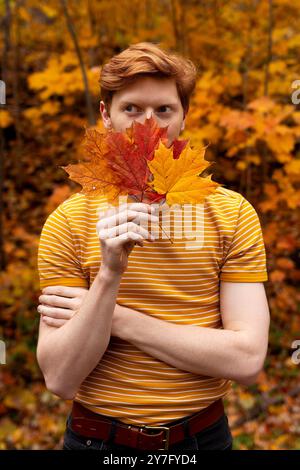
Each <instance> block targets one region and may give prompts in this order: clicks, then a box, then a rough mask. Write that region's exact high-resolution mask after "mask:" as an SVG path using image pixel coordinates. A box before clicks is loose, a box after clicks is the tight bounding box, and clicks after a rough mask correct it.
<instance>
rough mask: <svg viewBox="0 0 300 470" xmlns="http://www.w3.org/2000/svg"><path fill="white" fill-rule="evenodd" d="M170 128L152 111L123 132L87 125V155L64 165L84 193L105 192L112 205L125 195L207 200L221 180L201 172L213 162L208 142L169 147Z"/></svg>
mask: <svg viewBox="0 0 300 470" xmlns="http://www.w3.org/2000/svg"><path fill="white" fill-rule="evenodd" d="M167 129H168V127H163V128H161V127H159V126H158V125H157V123H156V121H155V119H154V118H153V117H150V118H149V119H146V121H145V123H144V124H141V123H139V122H137V121H133V123H132V125H131V127H129V128H127V129H126V131H124V132H118V131H114V130H112V129H108V130H105V132H100V131H99V130H97V129H96V128H90V129H86V130H85V139H84V143H83V148H84V154H85V157H86V159H85V161H79V163H77V164H70V165H68V166H65V167H60V168H63V169H64V170H65V171H66V172H67V173H68V175H69V177H70V179H72V180H73V181H75V182H77V183H79V184H80V185H81V186H82V190H81V193H83V194H85V195H87V196H95V197H96V196H98V195H103V196H105V197H106V199H107V201H108V202H109V203H110V204H113V205H114V204H115V203H116V201H117V199H118V197H119V196H124V195H127V196H131V197H133V198H134V199H135V200H136V201H138V202H146V203H148V204H149V203H150V204H151V203H154V202H155V203H156V202H159V204H161V203H164V202H166V203H167V204H168V205H172V204H179V205H182V204H186V203H189V204H194V203H202V202H203V201H204V199H205V197H206V196H208V195H209V194H212V193H213V192H215V190H216V188H217V187H218V186H220V185H219V183H216V182H215V181H212V180H211V175H209V176H206V177H203V176H201V173H203V172H204V170H206V169H207V168H208V167H209V166H210V165H211V163H210V162H208V161H206V160H204V155H205V149H206V148H205V147H204V148H201V149H195V148H191V146H190V145H189V141H188V140H177V139H175V140H174V141H173V143H172V145H171V146H169V147H168V146H167V142H168V139H167Z"/></svg>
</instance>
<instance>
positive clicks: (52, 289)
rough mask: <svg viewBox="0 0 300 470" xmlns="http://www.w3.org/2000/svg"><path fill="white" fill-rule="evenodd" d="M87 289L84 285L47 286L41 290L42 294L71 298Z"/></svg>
mask: <svg viewBox="0 0 300 470" xmlns="http://www.w3.org/2000/svg"><path fill="white" fill-rule="evenodd" d="M87 290H88V289H87V288H86V287H67V286H47V287H44V289H43V290H42V294H47V295H59V296H61V297H69V298H73V297H77V296H78V295H80V294H82V292H83V291H87Z"/></svg>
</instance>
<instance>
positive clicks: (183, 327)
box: [37, 43, 269, 453]
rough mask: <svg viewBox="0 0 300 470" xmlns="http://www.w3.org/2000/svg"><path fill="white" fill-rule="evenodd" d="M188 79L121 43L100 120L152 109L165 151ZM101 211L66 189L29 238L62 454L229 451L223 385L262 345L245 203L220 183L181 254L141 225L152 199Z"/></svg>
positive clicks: (261, 299) (169, 62)
mask: <svg viewBox="0 0 300 470" xmlns="http://www.w3.org/2000/svg"><path fill="white" fill-rule="evenodd" d="M195 83H196V67H195V65H194V64H193V63H192V62H191V61H190V60H188V59H186V58H183V57H181V56H179V55H177V54H175V53H170V52H167V51H164V50H163V49H162V48H160V47H159V46H157V45H155V44H152V43H139V44H135V45H132V46H130V47H129V48H128V49H126V50H124V51H122V52H121V53H120V54H118V55H116V56H114V57H112V58H111V59H110V60H109V61H108V62H107V63H106V64H105V65H104V66H103V67H102V70H101V79H100V85H101V98H102V99H101V102H100V112H101V115H102V119H103V123H104V126H105V127H106V128H109V127H111V128H113V129H114V130H116V131H124V130H125V129H126V128H128V127H130V126H131V124H132V122H133V121H134V120H136V121H138V122H141V123H143V122H145V119H147V118H149V117H150V116H152V117H154V118H155V119H156V122H157V123H158V125H159V126H160V127H166V126H167V127H168V129H167V133H168V134H167V135H168V141H169V145H171V144H172V142H173V141H174V139H176V138H178V136H179V134H180V132H181V131H182V130H183V129H184V125H185V118H186V114H187V112H188V109H189V100H190V96H191V94H192V92H193V90H194V88H195ZM105 207H106V206H105V198H104V197H102V196H101V197H98V198H89V197H87V196H84V195H83V194H79V193H76V194H74V195H72V196H71V197H70V198H69V199H67V200H66V201H65V202H63V203H62V204H61V205H60V206H59V207H58V208H57V209H56V210H55V211H54V212H53V213H52V214H50V216H49V217H48V219H47V221H46V223H45V225H44V227H43V230H42V234H41V239H40V245H39V255H38V267H39V275H40V285H41V288H43V292H42V295H41V296H40V298H39V300H40V305H39V307H38V310H39V312H40V313H41V314H42V315H41V321H40V331H39V342H38V350H37V358H38V362H39V365H40V368H41V370H42V372H43V374H44V377H45V382H46V385H47V388H48V389H49V390H51V391H52V392H53V393H55V394H57V395H58V396H60V397H62V398H64V399H72V400H73V404H72V411H71V413H70V414H69V416H68V419H67V429H66V433H65V436H64V449H99V450H110V451H113V450H128V449H131V450H132V452H137V453H138V452H140V451H145V450H147V451H151V450H158V449H164V450H170V451H172V452H174V451H178V452H182V451H183V450H187V449H193V450H197V449H199V450H205V449H209V450H225V449H231V448H232V436H231V433H230V429H229V426H228V419H227V416H226V414H225V413H224V407H223V398H224V397H225V396H226V394H227V393H228V392H229V390H230V387H231V381H232V380H234V381H237V382H239V383H241V384H244V385H248V384H251V383H253V382H254V381H255V380H256V377H257V375H258V373H259V372H260V370H261V369H262V367H263V364H264V359H265V356H266V351H267V344H268V329H269V310H268V303H267V299H266V295H265V290H264V286H263V282H264V281H266V280H267V279H268V277H267V271H266V258H265V247H264V243H263V238H262V232H261V227H260V222H259V219H258V216H257V214H256V211H255V209H254V208H253V206H252V205H251V204H250V203H249V202H248V201H247V200H246V199H245V198H244V197H243V196H242V195H240V194H238V193H236V192H235V191H231V190H229V189H225V188H223V187H218V188H217V191H216V192H215V193H214V194H212V195H210V196H209V197H207V198H206V200H205V204H204V234H205V237H204V245H203V247H202V248H201V249H200V248H199V249H194V250H191V251H189V250H184V245H183V244H182V241H180V240H179V241H175V242H174V244H172V246H171V247H170V245H169V244H168V243H167V242H166V240H163V241H162V240H155V239H154V238H153V237H152V235H151V233H149V232H148V230H146V229H145V228H143V227H142V225H141V222H142V221H143V222H153V223H157V222H158V218H157V217H156V216H155V215H154V213H153V211H152V209H153V208H152V207H151V205H150V204H146V203H130V204H127V203H126V204H123V205H120V206H119V207H118V209H117V211H112V210H106V209H105ZM99 210H100V212H99ZM196 216H197V215H196ZM258 325H259V328H258Z"/></svg>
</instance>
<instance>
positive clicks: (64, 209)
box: [56, 192, 107, 218]
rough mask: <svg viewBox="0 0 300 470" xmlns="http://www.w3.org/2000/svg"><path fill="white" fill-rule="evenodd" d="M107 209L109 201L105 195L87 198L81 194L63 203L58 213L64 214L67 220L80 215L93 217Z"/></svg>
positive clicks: (74, 195) (72, 196)
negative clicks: (99, 211)
mask: <svg viewBox="0 0 300 470" xmlns="http://www.w3.org/2000/svg"><path fill="white" fill-rule="evenodd" d="M105 207H107V199H106V198H105V197H104V196H103V195H98V196H87V195H85V194H83V193H81V192H79V193H75V194H72V195H71V196H70V197H68V199H66V200H65V201H63V202H62V203H61V204H60V205H59V206H58V207H57V208H56V211H57V212H61V213H63V214H64V215H65V216H66V217H67V218H69V217H71V218H72V217H73V216H76V215H78V214H85V215H93V214H96V213H97V211H98V210H103V209H104V208H105Z"/></svg>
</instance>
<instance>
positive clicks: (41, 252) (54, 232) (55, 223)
mask: <svg viewBox="0 0 300 470" xmlns="http://www.w3.org/2000/svg"><path fill="white" fill-rule="evenodd" d="M38 273H39V280H40V288H41V289H43V288H44V287H47V286H57V285H62V286H68V287H88V280H87V279H86V278H85V276H84V273H83V271H82V269H81V264H80V261H79V259H78V256H77V253H76V249H75V245H74V241H73V238H72V232H71V228H70V225H69V223H68V220H67V217H66V215H65V213H64V211H63V207H62V204H61V205H60V206H58V207H57V209H55V211H54V212H52V213H51V214H50V215H49V216H48V218H47V220H46V222H45V224H44V226H43V229H42V232H41V236H40V240H39V247H38Z"/></svg>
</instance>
